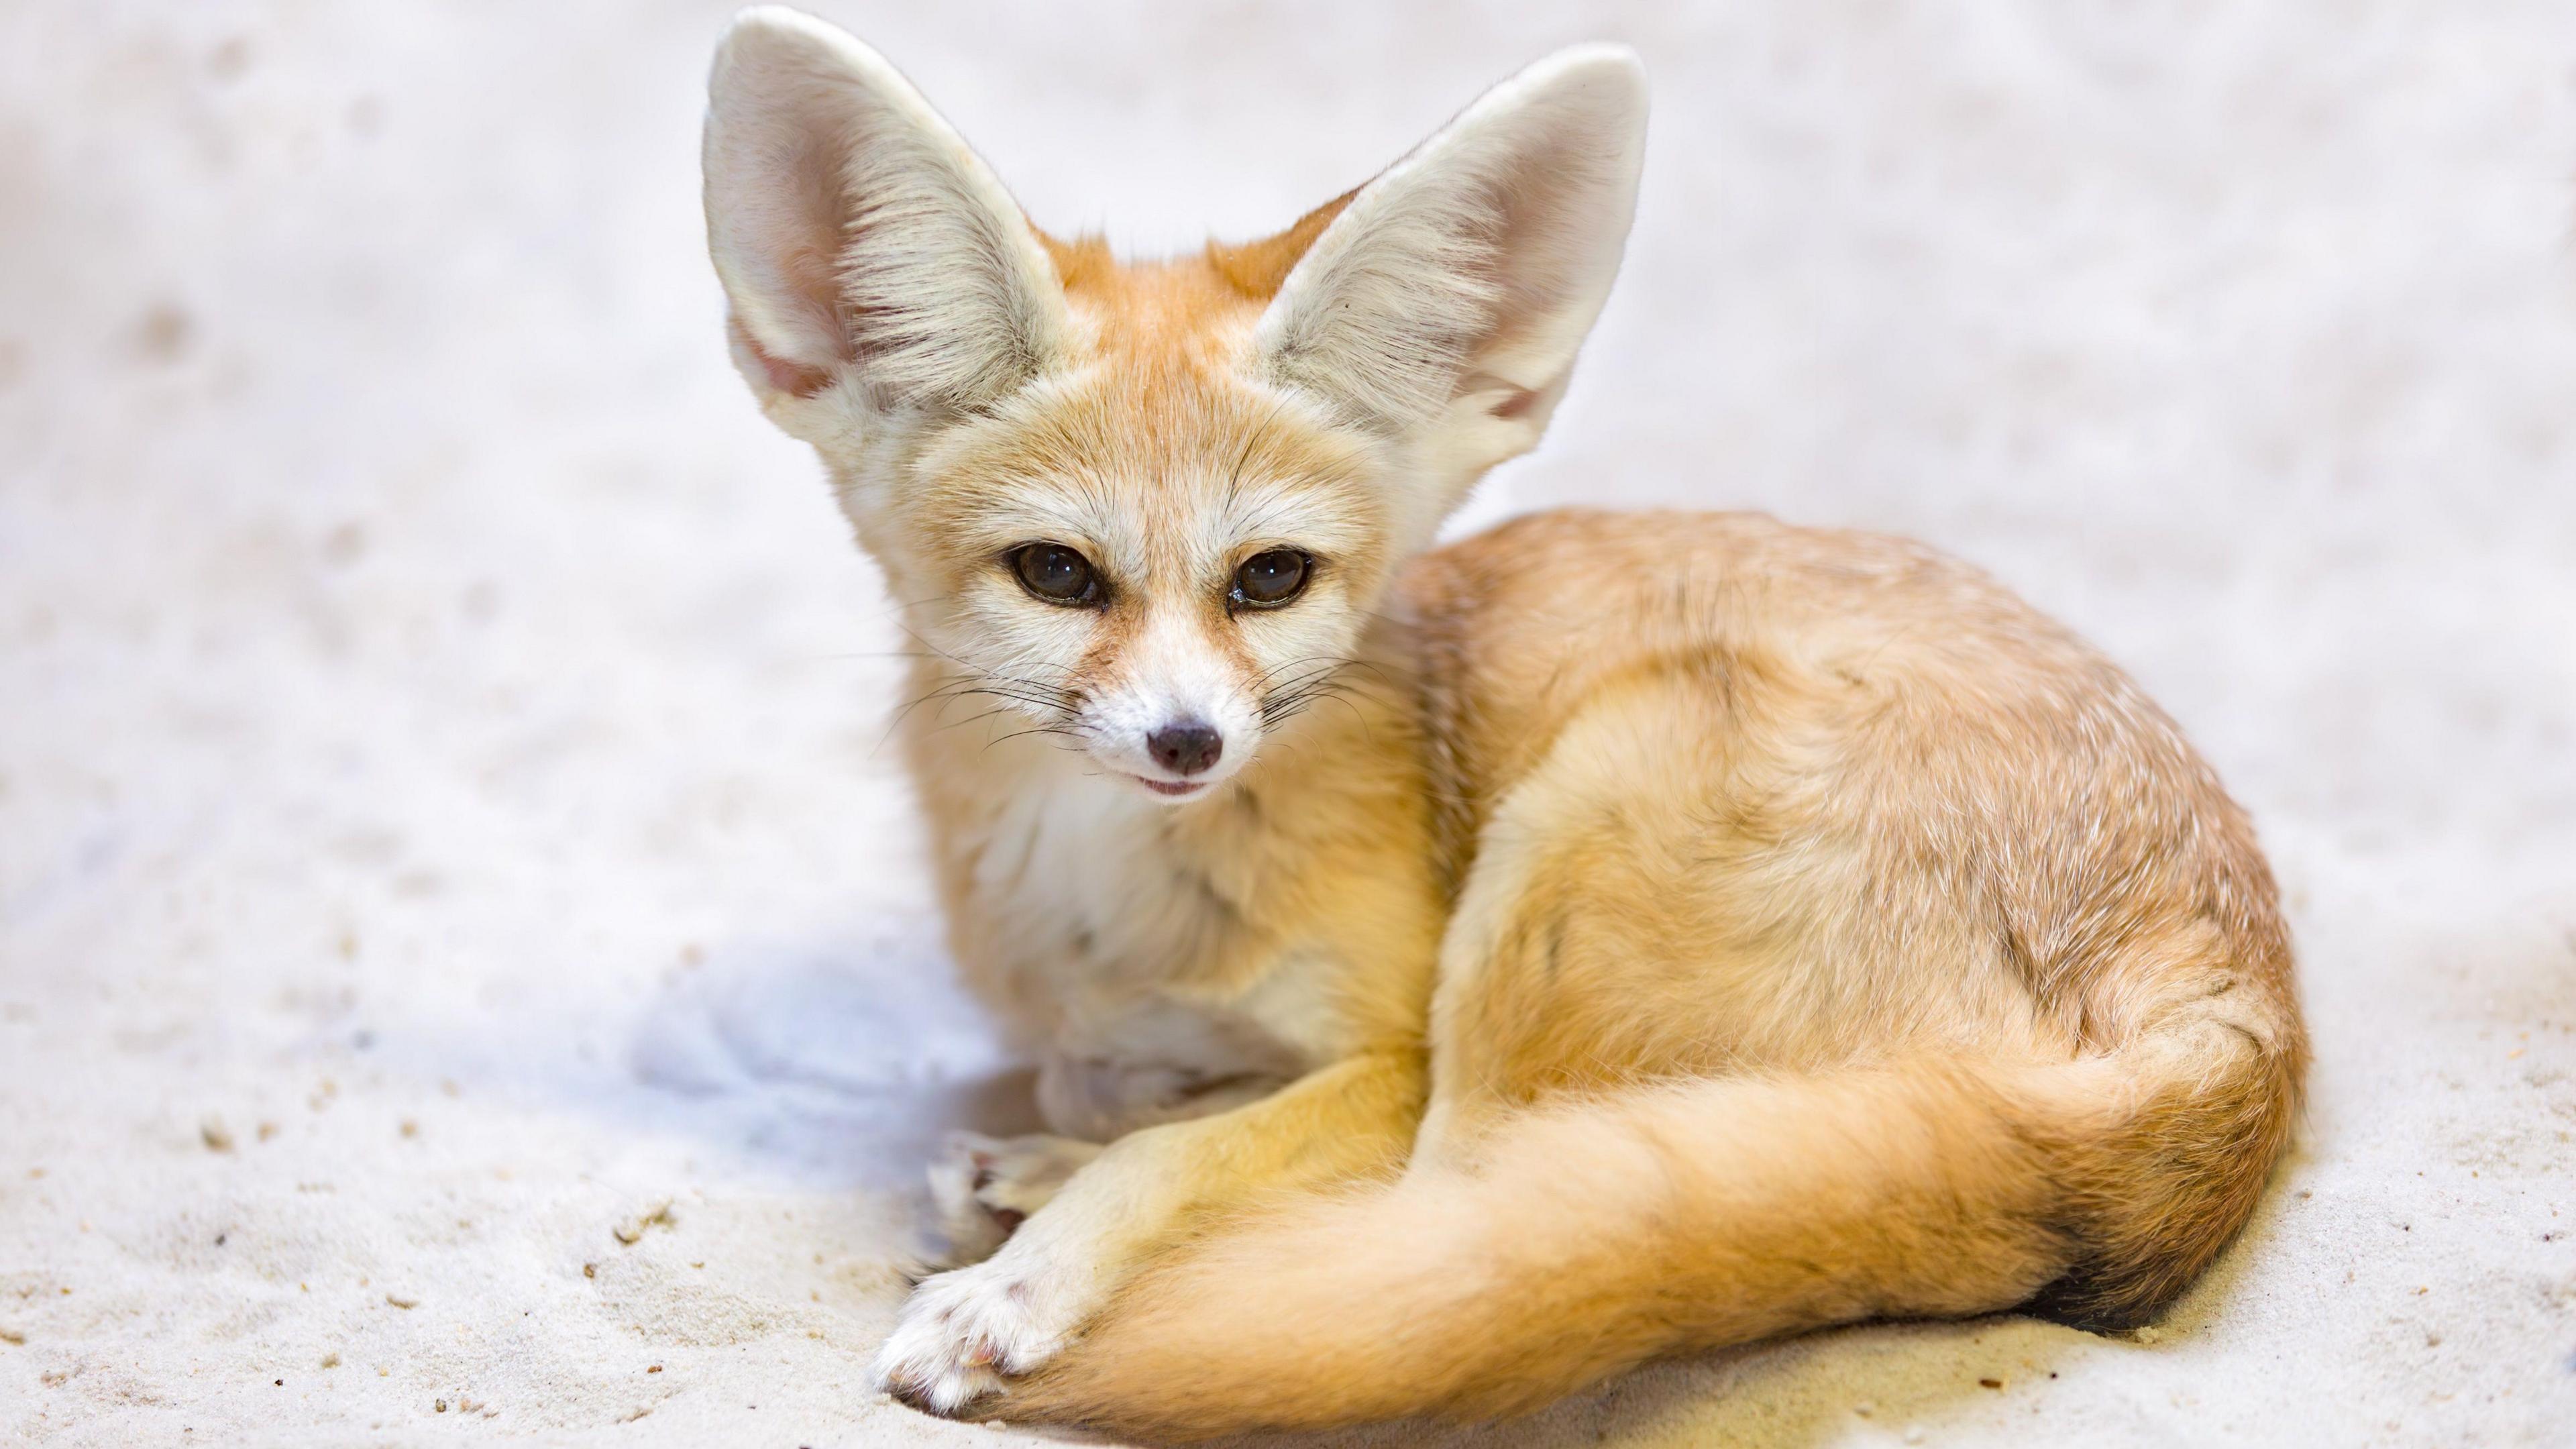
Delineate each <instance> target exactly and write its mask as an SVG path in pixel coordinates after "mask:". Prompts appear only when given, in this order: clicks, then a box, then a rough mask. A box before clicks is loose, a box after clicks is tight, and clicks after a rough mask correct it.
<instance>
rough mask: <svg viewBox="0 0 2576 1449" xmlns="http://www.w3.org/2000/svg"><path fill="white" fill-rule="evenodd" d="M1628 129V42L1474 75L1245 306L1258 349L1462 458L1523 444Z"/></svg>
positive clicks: (1547, 385)
mask: <svg viewBox="0 0 2576 1449" xmlns="http://www.w3.org/2000/svg"><path fill="white" fill-rule="evenodd" d="M1645 135H1646V80H1645V72H1644V69H1643V68H1642V67H1641V66H1640V65H1639V64H1638V63H1637V57H1636V54H1635V53H1634V52H1632V51H1630V50H1629V49H1627V48H1626V47H1625V46H1614V45H1587V46H1578V47H1576V48H1574V49H1571V50H1563V51H1559V52H1557V53H1556V54H1555V55H1552V56H1549V57H1548V58H1547V59H1545V60H1542V61H1540V62H1539V63H1538V64H1536V65H1533V66H1531V67H1530V68H1529V69H1527V70H1524V71H1522V72H1521V73H1520V74H1519V75H1517V76H1514V77H1512V78H1511V79H1510V80H1508V81H1505V82H1503V83H1502V84H1501V85H1498V86H1496V87H1494V88H1493V89H1492V90H1490V91H1487V92H1486V93H1485V94H1484V96H1483V97H1482V98H1480V99H1479V100H1477V102H1476V103H1475V104H1474V105H1472V106H1469V107H1468V108H1467V109H1466V111H1465V112H1463V113H1461V114H1460V115H1459V117H1458V118H1457V119H1456V120H1454V121H1452V122H1450V123H1449V124H1448V125H1447V126H1446V127H1444V128H1442V129H1441V130H1440V132H1439V133H1438V134H1436V135H1434V136H1433V137H1432V138H1431V139H1430V140H1428V141H1425V142H1423V143H1422V144H1421V145H1420V146H1418V147H1416V148H1415V149H1414V150H1413V151H1412V153H1411V154H1409V155H1407V156H1406V157H1405V158H1404V159H1403V160H1401V161H1398V162H1396V163H1395V165H1393V166H1391V167H1389V168H1388V169H1387V170H1386V171H1385V172H1384V173H1383V174H1381V175H1380V176H1379V177H1378V178H1377V179H1376V180H1374V181H1371V182H1370V183H1369V184H1368V185H1366V186H1364V187H1362V188H1360V190H1359V191H1358V193H1357V194H1355V195H1354V196H1353V197H1352V198H1351V200H1350V204H1349V205H1348V206H1346V207H1344V208H1343V209H1342V211H1341V213H1340V215H1338V216H1336V217H1334V218H1333V220H1332V223H1331V224H1330V225H1329V226H1327V227H1326V228H1325V229H1324V232H1323V235H1321V236H1320V237H1317V238H1316V239H1315V242H1314V245H1313V246H1312V247H1310V248H1308V249H1307V251H1306V254H1305V255H1304V257H1302V258H1301V259H1300V260H1299V261H1298V263H1297V265H1296V267H1295V269H1294V270H1292V271H1290V272H1289V274H1288V277H1287V280H1286V281H1284V282H1283V283H1281V285H1280V288H1279V292H1278V295H1277V296H1275V297H1274V298H1272V299H1271V303H1270V308H1269V310H1268V312H1266V313H1265V314H1264V315H1263V317H1262V320H1261V325H1260V329H1259V331H1258V333H1257V334H1256V345H1257V346H1258V347H1259V349H1260V352H1261V360H1262V364H1263V366H1264V367H1265V369H1266V370H1267V371H1268V373H1269V374H1270V376H1271V377H1272V378H1273V379H1274V380H1275V381H1278V382H1281V383H1285V384H1288V385H1290V386H1293V387H1297V388H1300V389H1302V390H1304V391H1307V392H1309V393H1313V394H1317V395H1320V396H1321V397H1323V398H1324V399H1326V400H1327V401H1328V403H1329V404H1330V405H1332V406H1333V407H1335V408H1336V409H1337V410H1339V411H1340V412H1342V413H1343V414H1344V415H1345V416H1347V417H1349V418H1350V419H1352V420H1353V421H1355V422H1358V423H1360V424H1362V425H1363V426H1367V427H1371V428H1373V429H1375V430H1378V431H1381V432H1384V433H1387V434H1390V435H1394V436H1399V437H1419V436H1420V435H1421V434H1422V433H1423V432H1424V431H1425V430H1431V431H1434V432H1436V433H1438V434H1440V436H1437V437H1434V438H1430V439H1427V440H1425V441H1428V442H1429V443H1431V445H1432V446H1433V447H1434V448H1436V449H1438V450H1439V452H1440V454H1441V456H1442V457H1443V459H1444V460H1445V461H1446V462H1447V463H1448V464H1449V465H1450V466H1452V467H1455V468H1460V469H1465V470H1468V471H1469V472H1470V473H1472V472H1480V471H1482V469H1484V468H1487V467H1490V466H1492V465H1493V464H1495V463H1498V462H1500V461H1502V460H1503V459H1504V458H1508V457H1511V456H1513V455H1514V454H1516V453H1521V452H1525V451H1527V450H1528V449H1529V448H1530V447H1532V446H1534V445H1535V444H1536V443H1537V442H1538V439H1539V435H1540V433H1542V432H1543V431H1544V430H1545V429H1546V426H1547V419H1548V415H1549V414H1550V413H1551V412H1553V411H1554V409H1555V407H1556V401H1557V399H1558V397H1559V396H1561V395H1562V394H1563V392H1564V389H1565V383H1566V379H1567V377H1568V376H1569V375H1570V374H1571V372H1572V370H1573V367H1574V355H1575V352H1576V350H1577V349H1578V348H1580V347H1581V346H1582V345H1583V337H1584V334H1585V333H1586V332H1588V331H1590V330H1591V327H1592V322H1593V319H1594V318H1595V317H1597V316H1599V315H1600V311H1601V304H1602V302H1603V300H1604V299H1605V298H1607V297H1608V296H1609V293H1610V281H1611V278H1612V277H1613V276H1615V275H1616V274H1617V272H1618V270H1619V254H1620V251H1621V249H1622V248H1623V247H1625V246H1626V244H1627V239H1628V223H1629V221H1630V219H1631V217H1632V216H1633V215H1634V214H1635V211H1636V202H1637V170H1638V166H1639V164H1640V163H1641V162H1642V160H1643V159H1644V154H1645ZM1455 501H1456V500H1454V499H1450V500H1446V502H1455ZM1442 506H1443V507H1445V503H1444V504H1443V505H1442Z"/></svg>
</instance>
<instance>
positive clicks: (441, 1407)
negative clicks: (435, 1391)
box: [432, 1399, 447, 1414]
mask: <svg viewBox="0 0 2576 1449" xmlns="http://www.w3.org/2000/svg"><path fill="white" fill-rule="evenodd" d="M432 1406H433V1407H435V1408H436V1409H437V1410H438V1412H440V1413H442V1414H444V1413H446V1412H447V1401H446V1400H445V1399H437V1400H433V1401H432Z"/></svg>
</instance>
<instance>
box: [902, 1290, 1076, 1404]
mask: <svg viewBox="0 0 2576 1449" xmlns="http://www.w3.org/2000/svg"><path fill="white" fill-rule="evenodd" d="M1014 1256H1015V1255H1012V1254H1005V1255H1004V1256H1003V1257H1000V1258H996V1259H993V1260H992V1261H990V1262H986V1263H978V1264H976V1265H975V1266H974V1267H972V1268H960V1269H958V1270H957V1271H956V1272H953V1273H941V1274H939V1275H938V1276H936V1277H933V1278H927V1279H924V1280H923V1281H922V1284H921V1286H920V1287H918V1288H915V1289H914V1290H913V1292H912V1297H910V1298H908V1299H906V1300H905V1301H904V1305H903V1312H902V1313H901V1314H900V1315H899V1316H898V1317H897V1318H896V1319H895V1326H894V1332H893V1333H891V1334H889V1335H888V1336H887V1337H886V1341H885V1347H883V1348H881V1349H879V1350H877V1362H876V1369H875V1377H876V1382H877V1387H879V1388H881V1389H883V1390H884V1391H885V1392H887V1393H890V1394H893V1395H894V1396H895V1397H897V1398H899V1399H902V1400H904V1401H905V1402H907V1403H910V1404H913V1405H916V1406H918V1407H920V1408H924V1409H928V1410H930V1411H931V1412H932V1413H936V1414H954V1413H956V1412H957V1411H958V1410H960V1409H963V1408H964V1407H966V1406H967V1405H968V1404H971V1403H973V1402H974V1401H975V1400H977V1399H980V1398H982V1397H984V1396H985V1395H987V1394H991V1393H995V1392H998V1391H999V1390H1000V1389H1001V1387H1002V1381H1003V1380H1004V1379H1005V1378H1007V1377H1008V1376H1010V1375H1012V1374H1024V1373H1027V1372H1028V1371H1029V1370H1031V1369H1033V1368H1036V1367H1037V1366H1038V1365H1039V1364H1042V1363H1044V1362H1046V1361H1047V1360H1048V1359H1050V1358H1052V1357H1054V1356H1055V1354H1056V1352H1057V1351H1058V1350H1060V1349H1062V1348H1063V1347H1064V1345H1065V1341H1066V1340H1067V1339H1068V1338H1069V1337H1071V1336H1072V1333H1073V1330H1074V1329H1075V1328H1077V1327H1079V1326H1080V1325H1081V1315H1082V1311H1083V1310H1082V1304H1081V1301H1080V1300H1081V1297H1082V1295H1081V1294H1080V1293H1079V1291H1078V1289H1077V1285H1076V1283H1075V1282H1074V1281H1072V1277H1071V1275H1066V1274H1062V1273H1057V1272H1051V1271H1049V1270H1048V1269H1046V1268H1045V1267H1044V1266H1043V1265H1041V1266H1039V1267H1037V1268H1035V1269H1029V1268H1024V1267H1022V1266H1020V1265H1018V1264H1016V1263H1014V1262H1013V1261H1012V1258H1013V1257H1014Z"/></svg>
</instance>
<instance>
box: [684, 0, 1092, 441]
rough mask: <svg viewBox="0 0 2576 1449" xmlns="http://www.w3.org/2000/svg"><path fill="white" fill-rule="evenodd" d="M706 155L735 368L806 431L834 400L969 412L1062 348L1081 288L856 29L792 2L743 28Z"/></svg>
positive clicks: (719, 61) (712, 247)
mask: <svg viewBox="0 0 2576 1449" xmlns="http://www.w3.org/2000/svg"><path fill="white" fill-rule="evenodd" d="M703 160H704V164H705V169H706V208H707V245H708V250H709V251H710V252H711V253H713V255H714V258H715V266H716V273H717V275H718V276H720V277H721V278H722V279H723V281H724V288H725V296H726V299H727V300H728V301H729V302H730V303H731V304H732V309H733V317H732V331H733V345H734V355H735V360H736V361H737V363H739V364H740V365H741V367H742V370H743V374H744V376H745V377H747V378H749V379H750V381H751V384H752V387H753V389H754V390H755V391H757V392H759V393H760V394H761V397H762V401H763V403H764V404H766V405H768V407H769V411H770V414H771V416H772V417H774V418H777V419H778V421H780V422H781V423H782V424H785V425H787V426H788V428H789V431H791V432H798V433H800V434H801V433H803V432H805V431H806V430H807V429H806V428H801V427H799V426H798V425H797V424H798V422H799V421H800V420H802V418H803V413H804V410H803V409H801V408H798V407H796V406H793V404H795V403H798V402H801V401H803V400H806V399H818V398H820V397H821V395H822V394H824V393H825V392H827V391H828V390H830V389H834V388H841V389H844V390H846V391H847V392H848V393H849V394H850V395H851V400H852V401H854V402H855V403H856V404H857V405H858V406H860V407H861V408H862V409H864V410H865V412H866V413H868V414H870V415H881V414H886V413H892V412H898V411H906V410H916V409H919V410H936V409H953V408H971V407H974V406H977V405H979V404H982V403H985V402H989V401H990V400H992V399H994V398H997V397H999V396H1001V395H1003V394H1005V393H1007V392H1009V391H1011V390H1012V389H1014V388H1016V387H1018V386H1019V385H1020V384H1022V383H1024V382H1026V381H1028V380H1029V378H1031V377H1032V376H1034V375H1035V374H1036V373H1037V372H1038V371H1039V370H1040V369H1042V368H1044V367H1045V366H1047V365H1048V363H1049V362H1050V361H1051V360H1053V358H1054V357H1055V356H1056V355H1057V353H1058V351H1059V349H1060V348H1061V347H1062V345H1063V338H1064V333H1065V327H1066V323H1065V309H1064V295H1063V291H1062V289H1061V288H1060V287H1059V286H1058V284H1057V282H1056V277H1055V267H1054V263H1053V262H1052V261H1050V260H1049V258H1048V256H1047V253H1046V249H1045V247H1044V245H1043V244H1042V243H1041V242H1040V241H1039V240H1038V237H1037V233H1036V232H1035V230H1034V229H1032V228H1031V227H1030V225H1029V223H1028V220H1027V218H1026V217H1025V216H1024V215H1022V213H1021V211H1020V209H1019V207H1018V206H1017V205H1016V204H1015V203H1013V201H1012V200H1011V197H1010V194H1009V193H1008V192H1005V191H1004V190H1003V189H1002V187H1001V184H1000V183H999V182H998V181H996V180H994V178H993V174H992V172H991V171H990V170H989V169H987V168H986V166H985V165H984V163H983V161H982V159H981V158H979V157H978V156H976V154H975V153H974V152H973V151H971V150H969V149H968V148H967V146H966V143H965V142H964V141H963V140H961V139H960V138H959V137H958V135H957V133H956V131H954V130H953V129H951V128H950V127H949V125H948V123H947V122H945V121H943V120H941V119H940V118H939V115H938V113H937V112H935V111H933V110H931V108H930V105H929V103H928V102H926V101H924V100H923V99H922V98H921V94H920V92H918V91H916V90H914V89H913V88H912V86H911V84H910V83H909V82H907V81H905V80H904V78H903V77H902V76H901V75H898V74H897V73H896V72H895V69H894V67H892V66H890V65H888V64H886V62H885V60H884V59H883V58H882V57H880V56H879V55H878V54H877V53H876V52H875V51H873V50H870V49H868V48H867V47H866V46H864V45H862V44H860V43H859V42H858V41H857V40H855V39H853V38H852V37H851V36H850V35H848V34H847V33H845V32H843V31H841V30H838V29H835V28H834V27H832V26H830V25H826V24H824V23H823V22H822V21H819V20H816V19H814V18H813V17H811V16H808V15H804V14H800V13H798V12H797V11H793V10H787V9H782V8H779V7H776V6H763V7H760V8H758V9H753V10H746V11H744V12H743V13H742V14H741V15H740V16H739V17H737V18H736V19H735V20H734V22H733V26H732V28H731V29H730V30H728V31H727V32H726V34H725V38H724V43H723V44H722V45H721V46H720V47H719V48H718V49H717V51H716V62H715V73H714V75H713V77H712V78H711V79H710V80H709V82H708V104H707V126H706V139H705V147H704V153H703ZM781 404H788V405H787V406H781ZM809 441H812V439H809Z"/></svg>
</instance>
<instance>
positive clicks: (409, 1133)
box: [402, 1117, 420, 1137]
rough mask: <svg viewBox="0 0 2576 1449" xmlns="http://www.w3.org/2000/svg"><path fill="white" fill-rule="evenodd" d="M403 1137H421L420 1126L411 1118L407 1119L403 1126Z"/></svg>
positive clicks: (404, 1120)
mask: <svg viewBox="0 0 2576 1449" xmlns="http://www.w3.org/2000/svg"><path fill="white" fill-rule="evenodd" d="M402 1135H404V1136H405V1137H418V1136H419V1135H420V1124H419V1123H417V1122H415V1121H413V1120H411V1119H410V1118H409V1117H405V1118H404V1119H403V1124H402Z"/></svg>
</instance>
